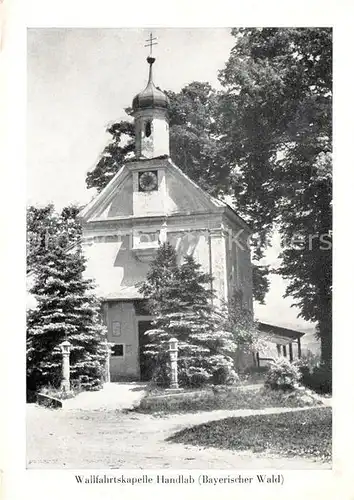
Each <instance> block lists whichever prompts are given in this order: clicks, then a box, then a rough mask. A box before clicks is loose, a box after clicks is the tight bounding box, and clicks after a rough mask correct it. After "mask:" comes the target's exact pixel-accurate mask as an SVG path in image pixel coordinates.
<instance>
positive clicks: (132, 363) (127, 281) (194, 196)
mask: <svg viewBox="0 0 354 500" xmlns="http://www.w3.org/2000/svg"><path fill="white" fill-rule="evenodd" d="M147 62H148V71H149V73H148V82H147V85H146V87H145V89H144V90H142V91H141V92H140V93H139V94H138V95H136V96H135V97H134V99H133V103H132V108H133V118H134V124H135V155H134V157H133V158H130V159H129V160H128V161H126V163H125V164H124V165H123V167H122V168H121V169H120V170H119V171H117V173H116V175H115V176H114V177H113V178H112V180H111V181H110V182H109V184H108V185H107V186H106V187H105V188H104V189H103V190H102V191H101V192H100V193H99V194H98V195H97V197H96V198H94V199H93V200H92V201H91V202H90V203H89V204H88V205H87V206H86V207H85V208H84V209H83V210H82V211H81V214H80V217H81V221H82V228H83V238H82V247H83V251H84V254H85V257H86V259H87V269H86V275H87V276H88V277H90V278H93V279H94V280H95V283H96V286H97V289H96V293H97V295H98V296H99V297H100V298H101V299H102V301H103V314H104V321H105V323H106V325H107V330H108V341H109V342H111V343H113V348H112V356H111V359H110V379H111V381H115V380H120V379H122V378H126V379H137V380H144V379H145V378H146V373H145V372H144V363H143V362H142V359H143V349H144V344H145V343H146V335H144V333H145V332H146V331H147V330H148V329H150V328H151V320H152V318H151V316H149V313H148V311H147V310H146V307H145V304H144V300H143V297H142V296H141V295H140V294H139V291H138V288H137V286H136V285H137V284H138V283H140V282H141V281H143V280H144V278H145V276H146V274H147V271H148V268H149V264H150V262H151V260H152V259H154V256H155V254H156V251H157V248H158V247H159V245H160V244H161V243H163V242H165V241H168V242H170V243H171V244H172V245H173V246H174V247H175V249H176V251H177V255H178V259H179V260H180V261H181V260H182V259H183V257H184V256H185V255H187V254H192V255H193V256H194V257H195V259H196V260H197V261H198V262H199V263H200V264H201V266H202V270H203V271H204V272H208V273H210V274H211V275H212V276H213V278H214V279H213V283H212V287H213V290H214V292H215V301H219V302H220V303H221V302H222V301H227V300H228V299H229V298H231V296H232V294H233V293H234V292H235V290H237V291H238V292H239V293H240V297H241V300H242V303H243V307H244V308H245V309H247V310H248V311H250V312H251V313H252V312H253V304H252V267H251V256H250V249H249V246H248V245H247V239H248V237H249V236H250V234H251V229H250V228H249V227H248V225H247V224H246V223H245V221H244V220H243V219H242V218H241V217H240V216H239V215H238V214H237V213H236V212H235V211H234V210H233V209H232V208H231V207H230V206H229V205H228V204H226V203H224V202H223V201H220V200H218V199H216V198H214V197H212V196H210V195H209V194H208V193H206V192H205V191H203V190H202V189H201V188H200V187H199V186H198V185H197V184H196V183H195V182H193V181H192V180H191V179H190V178H189V177H188V176H187V175H186V174H184V173H183V172H182V171H181V170H180V169H179V168H178V165H175V164H174V163H173V162H172V160H171V158H170V148H169V106H170V103H169V99H168V97H167V96H166V94H164V93H163V92H162V91H161V90H159V89H158V88H157V87H156V86H155V83H154V78H153V67H154V63H155V58H153V57H151V56H150V57H148V58H147ZM279 338H280V336H279ZM279 342H280V341H279ZM285 342H286V343H287V344H288V343H289V338H288V337H285ZM291 342H292V340H290V343H291ZM283 343H284V342H283ZM274 347H275V346H274ZM258 363H259V360H258Z"/></svg>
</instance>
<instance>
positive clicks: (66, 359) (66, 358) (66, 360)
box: [60, 340, 71, 392]
mask: <svg viewBox="0 0 354 500" xmlns="http://www.w3.org/2000/svg"><path fill="white" fill-rule="evenodd" d="M60 347H61V353H62V355H63V361H62V370H63V371H62V376H63V378H62V381H61V386H60V387H61V389H62V390H63V391H65V392H68V391H70V348H71V344H70V342H69V341H68V340H65V341H64V342H62V343H61V344H60Z"/></svg>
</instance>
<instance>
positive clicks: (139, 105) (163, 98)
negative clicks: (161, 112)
mask: <svg viewBox="0 0 354 500" xmlns="http://www.w3.org/2000/svg"><path fill="white" fill-rule="evenodd" d="M146 60H147V62H148V63H149V66H150V68H149V80H148V83H147V85H146V87H145V89H144V90H142V91H141V92H139V94H137V95H136V96H135V97H134V99H133V110H134V111H139V110H141V109H147V108H160V109H168V108H169V105H170V100H169V98H168V97H167V95H166V94H165V93H164V92H162V90H160V89H159V88H158V87H156V86H155V84H154V81H153V74H152V65H153V64H154V62H155V58H154V57H151V56H150V57H148V58H147V59H146Z"/></svg>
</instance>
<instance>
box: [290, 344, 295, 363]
mask: <svg viewBox="0 0 354 500" xmlns="http://www.w3.org/2000/svg"><path fill="white" fill-rule="evenodd" d="M289 359H290V361H293V359H294V356H293V344H292V343H291V342H289Z"/></svg>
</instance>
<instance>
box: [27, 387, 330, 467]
mask: <svg viewBox="0 0 354 500" xmlns="http://www.w3.org/2000/svg"><path fill="white" fill-rule="evenodd" d="M122 385H123V386H124V387H125V388H124V387H123V389H122V387H121V386H122ZM112 386H116V387H112ZM119 386H120V388H119ZM101 392H102V394H100V393H101ZM118 392H119V396H120V407H127V406H131V405H132V404H133V402H134V401H136V400H137V399H139V398H140V397H142V395H143V393H144V387H143V386H142V385H141V384H140V385H139V384H108V385H107V387H105V389H104V391H100V392H98V393H96V394H95V393H93V394H92V393H91V394H90V395H89V396H87V394H86V395H85V394H82V395H80V396H81V399H80V396H79V397H77V398H75V400H71V401H70V402H69V401H67V402H66V404H65V405H64V407H63V408H62V409H60V410H50V409H47V408H43V407H39V406H37V405H35V404H29V405H27V467H28V468H31V469H37V468H41V469H43V468H52V469H58V468H70V469H73V468H77V469H79V468H83V469H90V468H91V469H92V468H97V469H100V468H104V469H110V468H111V469H235V468H237V469H242V468H243V469H246V468H248V469H262V468H274V469H323V468H324V469H329V468H330V467H331V466H330V464H323V463H320V462H314V461H312V460H306V459H303V458H301V459H300V458H299V459H296V458H283V457H276V456H268V455H267V454H261V453H258V454H255V453H252V452H250V451H245V452H239V451H235V452H233V451H230V450H217V449H214V448H199V447H195V446H186V445H183V444H175V443H169V442H168V443H167V442H166V441H165V439H166V438H167V437H168V436H170V435H172V434H174V433H175V432H177V431H179V430H181V429H182V428H184V427H189V426H191V425H196V424H199V423H204V422H208V421H212V420H218V419H222V418H226V417H230V416H247V415H255V414H262V413H263V414H269V413H280V412H284V411H300V409H295V410H294V409H288V408H274V409H271V408H268V409H266V410H259V411H257V410H231V411H229V410H216V411H212V412H200V413H193V414H181V415H168V416H163V417H156V416H152V415H144V414H135V413H130V412H128V413H127V412H122V411H117V410H116V409H114V408H117V400H116V398H117V395H118ZM103 393H105V395H106V396H108V394H110V395H111V398H108V397H104V395H103Z"/></svg>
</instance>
